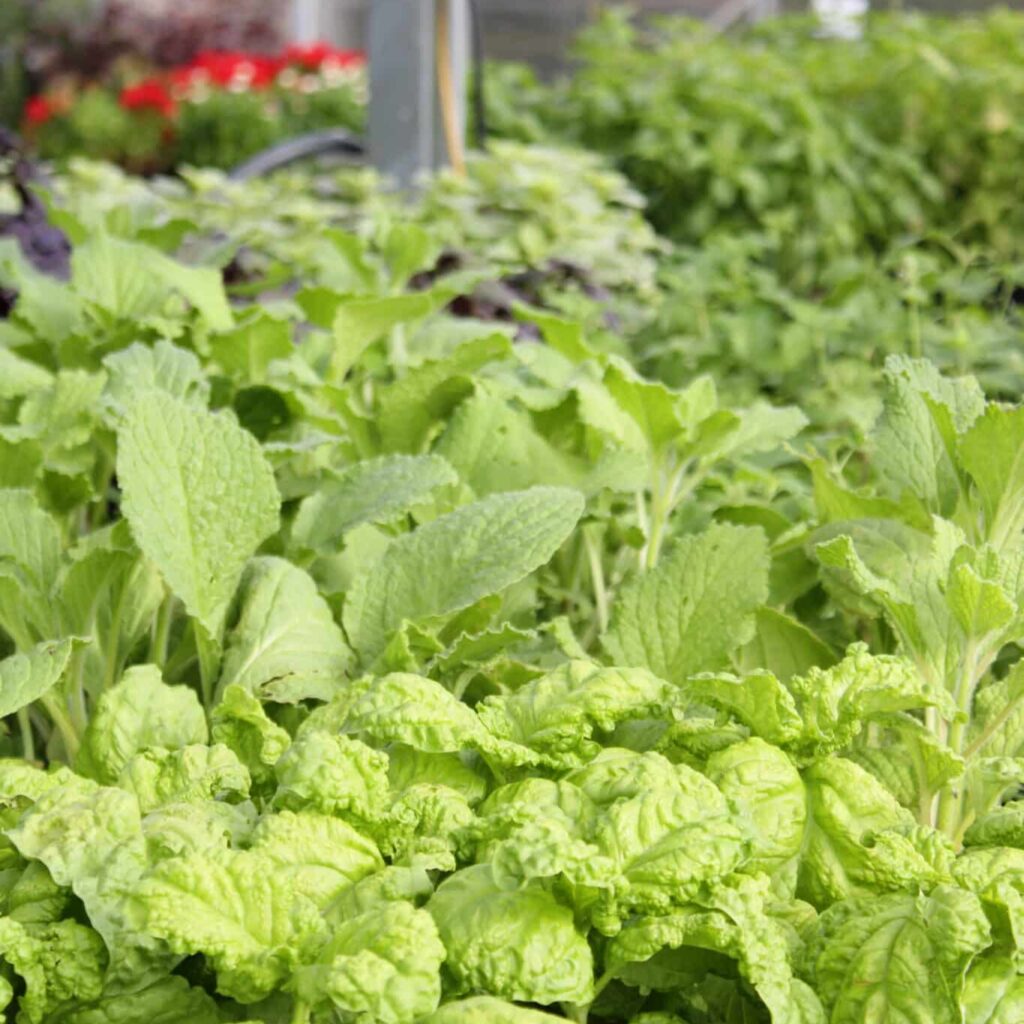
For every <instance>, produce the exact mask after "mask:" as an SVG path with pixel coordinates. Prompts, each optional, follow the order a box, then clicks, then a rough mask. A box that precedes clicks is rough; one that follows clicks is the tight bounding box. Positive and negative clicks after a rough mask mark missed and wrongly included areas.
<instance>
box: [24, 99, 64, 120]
mask: <svg viewBox="0 0 1024 1024" xmlns="http://www.w3.org/2000/svg"><path fill="white" fill-rule="evenodd" d="M56 113H57V105H56V104H55V103H54V102H53V101H52V100H51V99H49V98H48V97H47V96H33V97H32V98H31V99H29V101H28V102H27V103H26V104H25V120H26V122H28V124H46V122H47V121H49V120H50V118H51V117H53V116H54V114H56Z"/></svg>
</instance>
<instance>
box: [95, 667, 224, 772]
mask: <svg viewBox="0 0 1024 1024" xmlns="http://www.w3.org/2000/svg"><path fill="white" fill-rule="evenodd" d="M208 736H209V733H208V730H207V727H206V715H205V714H204V713H203V709H202V705H200V703H199V698H198V697H197V696H196V693H195V691H194V690H191V689H189V688H188V687H187V686H168V685H167V684H166V683H165V682H164V681H163V679H162V678H161V676H160V670H159V669H158V668H157V667H156V666H155V665H137V666H134V667H133V668H130V669H128V671H127V672H125V674H124V676H123V677H122V678H121V680H120V682H118V684H117V685H116V686H114V687H112V688H111V689H109V690H107V691H106V692H105V693H104V694H103V695H102V696H101V697H100V699H99V702H98V704H97V706H96V708H95V710H94V712H93V715H92V718H91V719H90V720H89V726H88V728H87V729H86V731H85V735H84V736H83V737H82V748H81V750H80V752H79V757H78V766H77V767H78V770H79V771H81V772H82V773H83V774H86V775H88V776H90V777H91V778H94V779H96V780H98V781H99V782H103V783H113V782H116V781H117V777H118V775H120V773H121V770H122V769H123V768H124V766H125V765H126V764H127V763H128V762H129V761H130V760H131V759H132V758H133V757H134V756H135V755H136V754H138V753H140V752H141V751H143V750H148V749H150V748H152V747H162V748H164V749H166V750H177V749H179V748H180V747H185V746H188V745H189V744H191V743H200V744H203V743H206V741H207V739H208Z"/></svg>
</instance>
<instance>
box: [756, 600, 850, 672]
mask: <svg viewBox="0 0 1024 1024" xmlns="http://www.w3.org/2000/svg"><path fill="white" fill-rule="evenodd" d="M755 620H756V623H757V626H756V632H755V633H754V638H753V640H751V641H750V643H748V644H747V645H746V647H744V648H743V650H742V651H741V652H740V655H739V659H740V662H741V665H742V666H743V668H745V669H748V670H749V669H757V668H765V669H768V671H769V672H771V673H772V674H773V675H775V676H776V677H777V678H778V679H780V680H782V682H786V681H787V680H788V679H790V678H792V677H793V676H802V675H804V674H805V673H806V672H808V671H809V670H810V669H812V668H829V667H830V666H831V665H834V664H835V662H836V656H835V654H834V653H833V652H832V649H831V648H830V647H829V646H828V644H826V643H825V642H824V641H823V640H821V639H820V638H819V637H818V636H816V635H815V634H814V633H813V632H812V631H811V630H810V629H808V627H807V626H805V625H804V624H803V623H802V622H798V621H797V620H796V619H794V618H791V617H790V616H789V615H785V614H783V613H782V612H778V611H776V610H775V609H774V608H758V609H757V611H756V612H755Z"/></svg>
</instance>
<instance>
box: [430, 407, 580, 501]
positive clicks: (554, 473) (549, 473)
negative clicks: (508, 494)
mask: <svg viewBox="0 0 1024 1024" xmlns="http://www.w3.org/2000/svg"><path fill="white" fill-rule="evenodd" d="M434 450H435V451H436V452H437V454H439V455H443V456H444V457H445V458H446V459H447V460H448V462H449V463H451V465H452V466H454V467H455V469H456V471H457V472H458V475H459V478H460V479H461V480H462V481H463V482H465V483H467V484H468V485H469V486H470V487H472V488H473V491H474V493H475V494H477V495H478V496H481V497H482V496H483V495H485V494H495V493H497V492H500V491H516V490H521V489H525V488H527V487H533V486H535V485H541V484H562V485H565V484H571V485H573V486H580V485H581V484H582V478H583V476H584V473H583V469H582V467H581V466H577V465H576V464H575V463H574V462H573V460H571V459H570V458H569V457H568V456H567V455H564V454H563V453H562V452H560V451H558V450H557V449H556V448H555V447H554V446H553V445H552V444H551V443H550V442H549V441H548V440H547V439H546V438H545V437H543V436H542V435H541V434H540V433H538V431H537V430H536V429H535V428H534V426H533V424H532V423H531V422H530V418H529V416H528V415H527V414H526V413H525V412H522V411H520V410H517V409H515V408H514V407H513V406H511V405H510V404H509V403H508V402H506V401H504V400H502V399H500V398H495V397H493V396H491V395H487V394H476V395H473V396H471V397H470V398H467V399H466V400H465V401H464V402H462V403H461V404H460V405H459V407H458V408H457V409H456V410H455V412H454V413H453V415H452V417H451V419H450V420H449V421H448V426H447V427H446V429H445V432H444V434H442V436H441V439H440V440H439V441H438V443H437V446H436V448H435V449H434Z"/></svg>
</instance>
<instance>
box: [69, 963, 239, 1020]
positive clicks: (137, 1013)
mask: <svg viewBox="0 0 1024 1024" xmlns="http://www.w3.org/2000/svg"><path fill="white" fill-rule="evenodd" d="M61 1019H62V1021H63V1022H64V1024H218V1022H219V1021H220V1015H219V1014H218V1012H217V1004H216V1003H215V1002H214V1001H213V999H211V998H210V996H208V995H207V994H206V992H205V991H204V990H203V989H201V988H192V987H191V986H190V985H189V983H188V982H187V981H186V980H185V979H184V978H181V977H178V976H177V975H170V976H167V977H164V978H161V979H160V980H159V981H156V982H154V983H153V984H152V985H150V986H148V987H147V988H144V989H142V990H141V991H129V992H124V993H111V994H109V995H104V996H102V997H101V998H100V999H98V1000H96V1001H95V1002H91V1003H84V1004H83V1005H81V1006H78V1007H75V1008H74V1009H72V1010H70V1011H69V1012H68V1013H66V1014H65V1015H64V1016H63V1017H62V1018H61Z"/></svg>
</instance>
